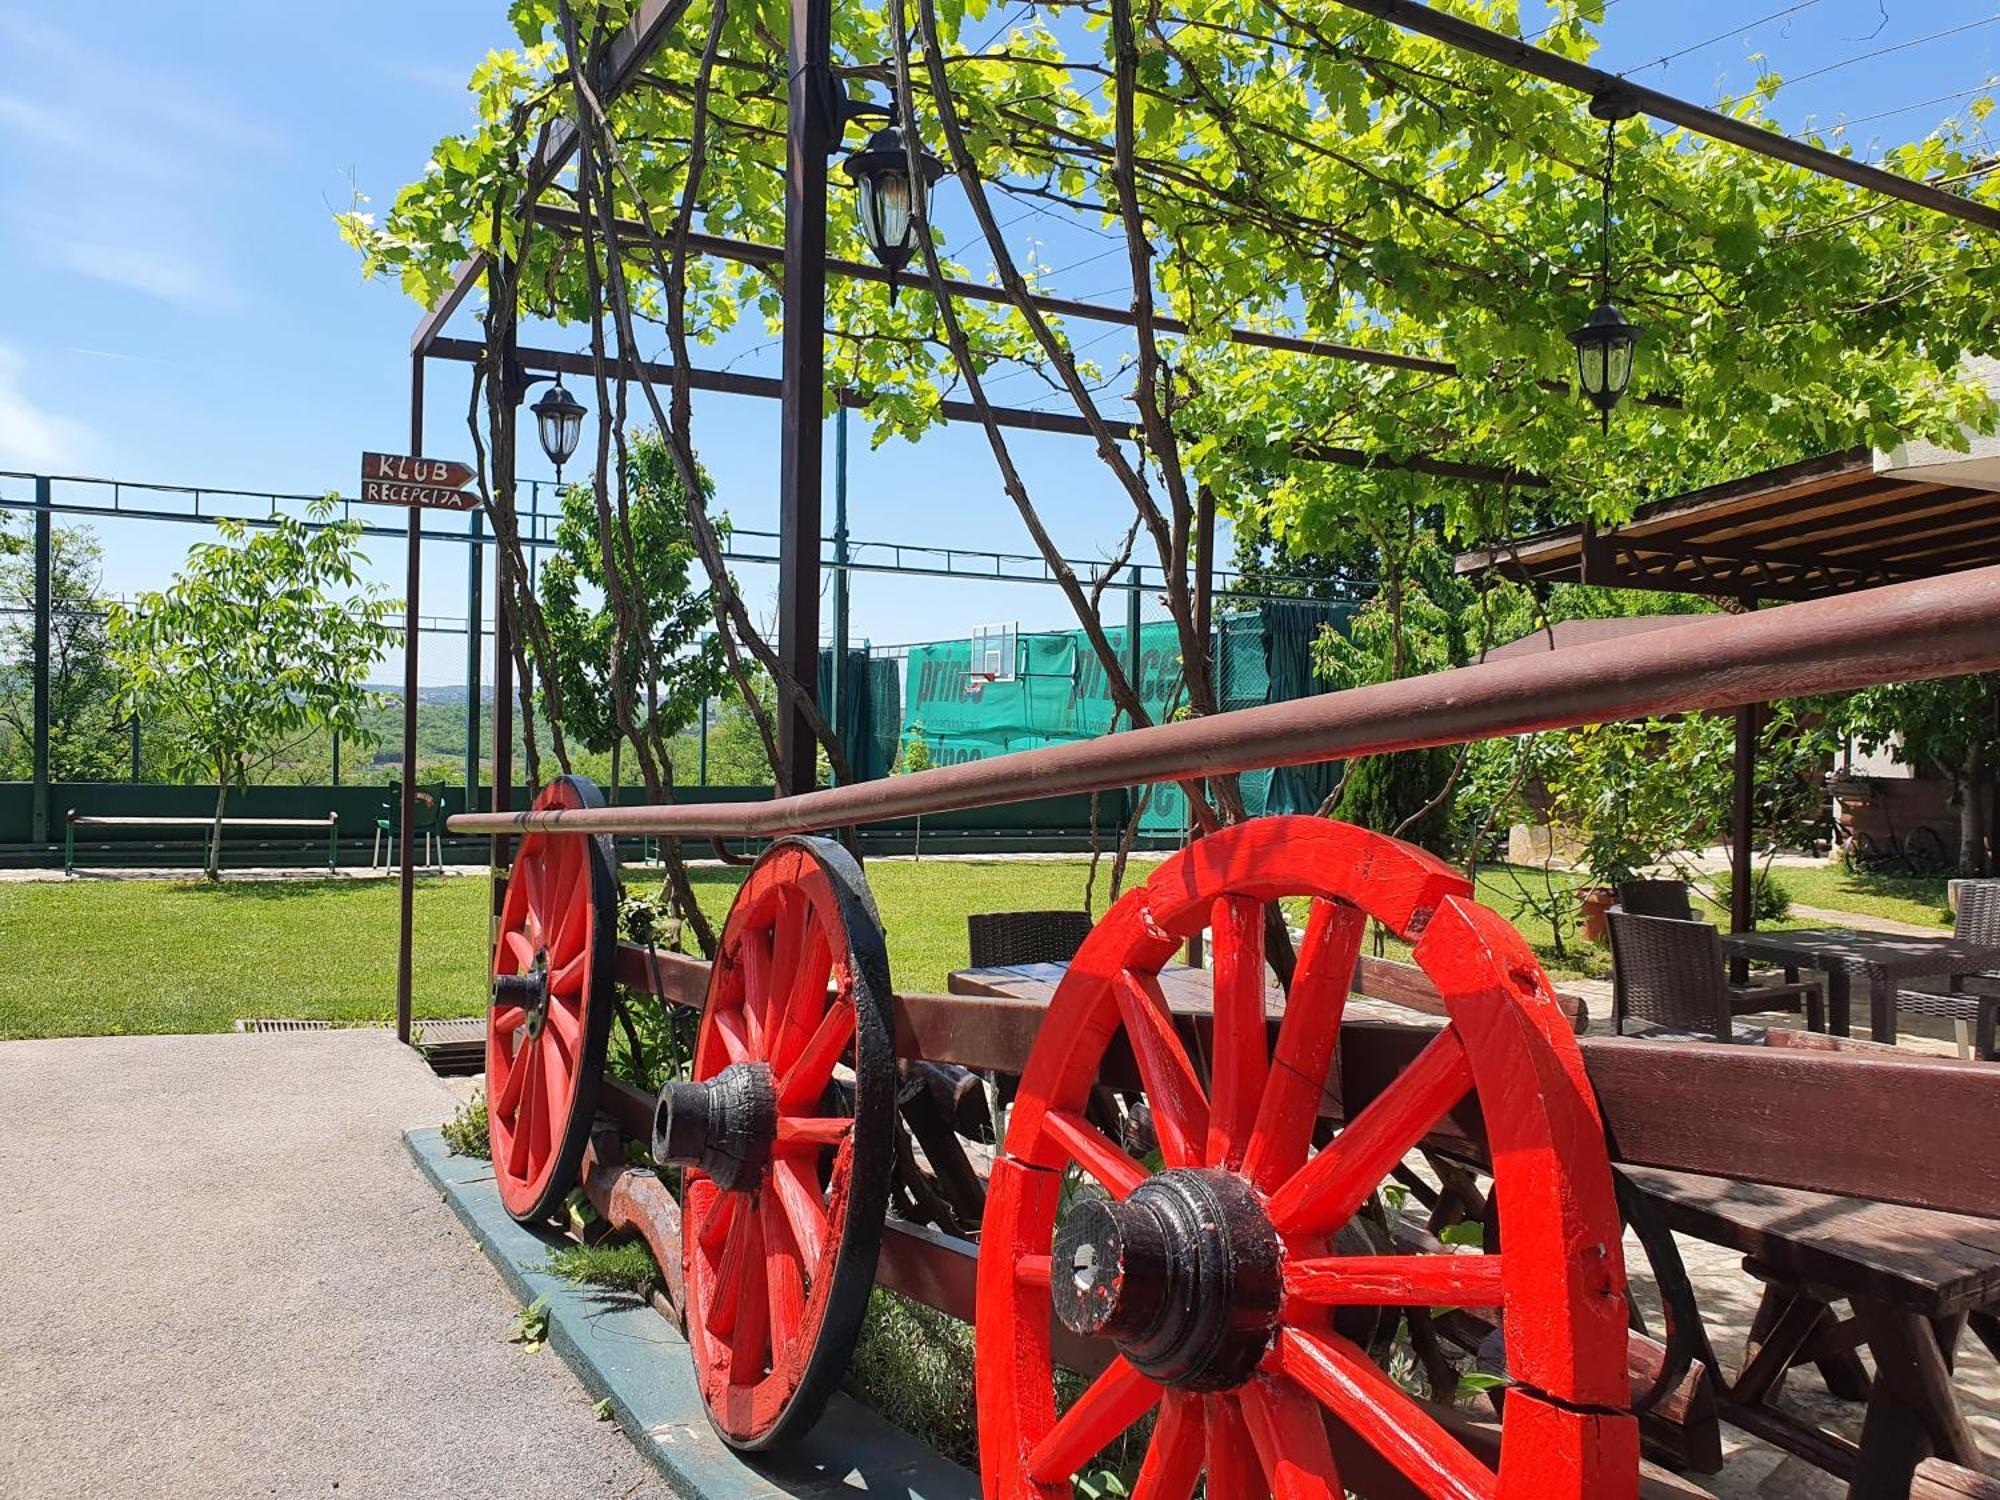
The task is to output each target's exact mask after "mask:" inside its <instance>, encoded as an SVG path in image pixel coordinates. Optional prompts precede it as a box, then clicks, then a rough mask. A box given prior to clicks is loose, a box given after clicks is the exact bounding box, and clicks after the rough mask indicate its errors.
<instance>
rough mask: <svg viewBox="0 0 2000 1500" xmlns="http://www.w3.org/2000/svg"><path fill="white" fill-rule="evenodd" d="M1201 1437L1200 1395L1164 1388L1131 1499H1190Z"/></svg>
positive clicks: (1197, 1471) (1196, 1476)
mask: <svg viewBox="0 0 2000 1500" xmlns="http://www.w3.org/2000/svg"><path fill="white" fill-rule="evenodd" d="M1202 1438H1203V1425H1202V1413H1201V1398H1200V1397H1199V1396H1190V1395H1188V1394H1187V1393H1186V1392H1185V1391H1168V1392H1167V1398H1166V1400H1165V1401H1163V1402H1161V1403H1160V1420H1159V1422H1158V1424H1157V1425H1155V1426H1154V1428H1153V1441H1152V1442H1151V1443H1150V1444H1148V1445H1147V1448H1146V1458H1145V1462H1143V1463H1142V1464H1140V1465H1139V1477H1138V1479H1137V1480H1136V1481H1134V1483H1133V1485H1132V1500H1190V1497H1192V1496H1193V1494H1194V1485H1195V1481H1196V1480H1197V1479H1199V1478H1200V1477H1201V1460H1202V1454H1203V1448H1204V1444H1203V1441H1202Z"/></svg>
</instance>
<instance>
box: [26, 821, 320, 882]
mask: <svg viewBox="0 0 2000 1500" xmlns="http://www.w3.org/2000/svg"><path fill="white" fill-rule="evenodd" d="M217 826H218V825H217V823H216V820H215V819H213V818H140V817H130V818H125V817H112V816H107V815H103V814H96V813H93V814H89V815H87V816H86V815H83V814H79V813H78V812H77V810H76V809H75V808H71V809H70V810H69V817H68V819H67V822H66V825H65V828H64V832H63V874H65V875H72V874H74V873H76V831H77V829H79V828H200V829H205V830H213V829H215V828H216V827H217ZM220 826H221V827H222V828H239V829H240V828H262V829H273V828H289V829H307V828H310V829H316V830H317V829H324V830H325V832H326V867H327V869H328V870H332V869H334V868H335V866H336V864H337V862H338V860H339V857H340V814H339V813H337V812H330V813H328V814H327V815H326V816H325V817H323V818H224V819H223V820H222V822H221V824H220ZM216 842H217V847H216V851H215V864H216V868H217V869H220V868H221V867H222V849H221V839H220V836H219V835H218V836H217V840H216ZM154 847H156V848H157V847H160V846H158V845H155V846H154Z"/></svg>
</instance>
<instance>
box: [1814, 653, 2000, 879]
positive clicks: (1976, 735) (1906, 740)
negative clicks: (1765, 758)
mask: <svg viewBox="0 0 2000 1500" xmlns="http://www.w3.org/2000/svg"><path fill="white" fill-rule="evenodd" d="M1842 721H1843V723H1844V724H1845V727H1846V728H1847V730H1848V731H1849V732H1850V733H1851V734H1853V736H1854V738H1855V740H1856V741H1857V742H1858V743H1859V744H1860V745H1861V746H1862V748H1863V749H1866V750H1877V749H1880V748H1882V747H1883V746H1887V747H1888V749H1889V753H1890V754H1891V755H1893V756H1894V757H1895V758H1896V761H1897V763H1898V764H1900V765H1906V766H1914V767H1916V768H1918V769H1919V770H1922V771H1928V772H1930V773H1932V774H1934V775H1936V776H1940V777H1942V778H1943V779H1944V781H1945V784H1946V785H1947V786H1949V787H1950V789H1951V803H1952V806H1954V807H1956V808H1957V809H1958V872H1959V874H1961V875H1977V874H1979V873H1980V868H1981V864H1982V861H1981V858H1980V854H1981V851H1982V850H1983V849H1984V847H1985V843H1986V833H1987V829H1988V827H1989V826H1990V822H1989V820H1990V818H1991V811H1990V805H1989V803H1988V801H1987V799H1988V798H1990V797H1992V796H1993V795H1994V790H1993V779H1994V773H1995V768H1996V767H2000V674H1993V673H1989V674H1986V675H1983V676H1971V677H1940V678H1936V679H1934V680H1932V681H1930V682H1898V683H1891V684H1889V685H1887V686H1885V687H1875V688H1869V689H1867V690H1866V691H1864V692H1859V693H1856V694H1854V695H1853V696H1852V697H1850V698H1849V699H1848V700H1847V704H1846V707H1845V710H1844V711H1843V714H1842ZM1994 853H1995V854H2000V850H1996V851H1994Z"/></svg>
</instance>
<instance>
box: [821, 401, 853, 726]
mask: <svg viewBox="0 0 2000 1500" xmlns="http://www.w3.org/2000/svg"><path fill="white" fill-rule="evenodd" d="M829 675H830V681H829V683H828V686H829V687H830V688H831V691H830V692H828V694H827V701H826V718H827V722H828V723H829V724H831V725H833V732H834V734H835V735H836V736H837V737H839V738H840V739H841V740H842V743H845V742H846V739H845V734H844V733H843V730H842V727H841V726H842V721H843V720H845V719H846V718H847V717H848V709H847V408H846V407H844V406H843V407H841V408H840V410H839V411H838V412H836V413H835V414H834V418H833V671H832V673H831V674H829Z"/></svg>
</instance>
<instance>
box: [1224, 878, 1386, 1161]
mask: <svg viewBox="0 0 2000 1500" xmlns="http://www.w3.org/2000/svg"><path fill="white" fill-rule="evenodd" d="M1367 931H1368V918H1367V916H1366V915H1365V914H1364V913H1363V912H1362V910H1361V908H1359V907H1358V906H1350V905H1349V904H1347V903H1346V902H1344V901H1315V902H1313V904H1312V913H1311V915H1310V916H1309V917H1307V919H1306V932H1305V939H1304V941H1303V942H1301V943H1300V944H1299V961H1298V967H1297V969H1296V970H1295V972H1294V973H1293V975H1292V999H1291V1002H1290V1003H1289V1004H1288V1005H1287V1006H1286V1007H1285V1018H1284V1020H1282V1021H1280V1022H1279V1023H1278V1039H1277V1041H1276V1043H1275V1044H1274V1045H1273V1046H1272V1049H1271V1072H1270V1082H1269V1084H1268V1086H1267V1087H1266V1089H1265V1092H1264V1099H1263V1102H1262V1104H1261V1105H1259V1107H1258V1110H1257V1122H1256V1126H1255V1128H1254V1130H1253V1132H1252V1134H1251V1137H1250V1149H1249V1150H1248V1151H1247V1152H1246V1153H1245V1155H1244V1158H1243V1173H1244V1175H1245V1176H1246V1177H1248V1178H1249V1179H1250V1180H1251V1181H1252V1182H1254V1183H1256V1184H1257V1186H1259V1187H1260V1188H1264V1189H1265V1190H1267V1191H1268V1190H1269V1189H1271V1188H1273V1187H1276V1186H1277V1185H1278V1184H1280V1183H1282V1182H1283V1181H1284V1180H1285V1179H1286V1178H1288V1177H1290V1176H1291V1175H1292V1174H1293V1173H1294V1172H1296V1171H1298V1169H1299V1168H1300V1167H1302V1166H1304V1165H1305V1161H1306V1153H1307V1151H1308V1150H1310V1149H1311V1147H1312V1132H1313V1126H1314V1125H1316V1124H1318V1123H1319V1116H1320V1111H1321V1096H1322V1095H1323V1094H1324V1093H1325V1091H1326V1083H1325V1081H1326V1077H1327V1069H1328V1067H1329V1066H1330V1065H1331V1063H1332V1061H1333V1049H1334V1045H1335V1043H1336V1042H1337V1041H1338V1040H1339V1038H1340V1022H1341V1017H1342V1013H1343V1011H1344V1010H1345V1007H1346V1005H1347V991H1348V984H1349V976H1351V975H1352V974H1353V973H1354V961H1355V957H1356V955H1357V954H1359V953H1360V951H1361V939H1362V937H1363V936H1364V935H1365V934H1366V933H1367Z"/></svg>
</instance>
